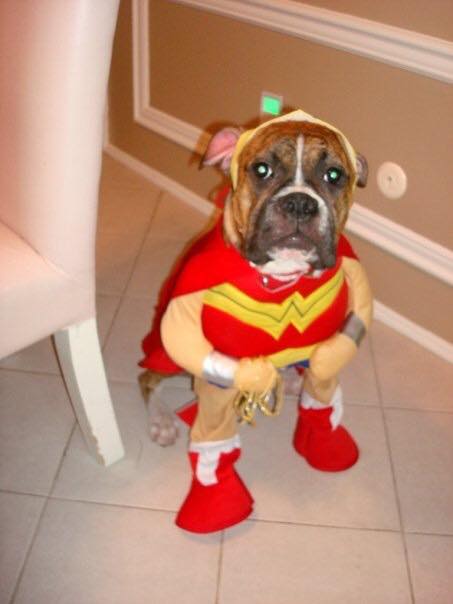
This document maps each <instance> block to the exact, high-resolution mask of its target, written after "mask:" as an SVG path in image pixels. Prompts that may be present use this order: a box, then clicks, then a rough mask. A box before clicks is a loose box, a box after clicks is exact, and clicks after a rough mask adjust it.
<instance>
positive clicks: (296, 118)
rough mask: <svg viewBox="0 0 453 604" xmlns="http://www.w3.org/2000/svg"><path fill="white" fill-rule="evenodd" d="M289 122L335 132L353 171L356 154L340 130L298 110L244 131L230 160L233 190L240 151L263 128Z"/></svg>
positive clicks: (235, 183) (235, 184) (236, 179)
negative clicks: (306, 123) (311, 125)
mask: <svg viewBox="0 0 453 604" xmlns="http://www.w3.org/2000/svg"><path fill="white" fill-rule="evenodd" d="M290 121H292V122H310V123H312V124H319V125H320V126H325V127H326V128H328V129H329V130H332V131H333V132H335V134H337V136H338V138H339V140H340V143H341V144H342V146H343V149H344V151H345V153H346V155H347V156H348V158H349V160H350V161H351V164H352V166H354V169H355V165H356V153H355V151H354V149H353V148H352V145H351V143H350V142H349V141H348V139H347V138H346V137H345V135H344V134H343V133H342V132H340V130H338V129H337V128H335V127H334V126H331V125H330V124H328V123H327V122H323V121H321V120H318V119H317V118H315V117H313V116H311V115H309V114H308V113H305V111H302V110H301V109H298V110H297V111H292V112H291V113H287V114H286V115H280V116H279V117H276V118H274V119H272V120H269V121H268V122H264V124H260V125H259V126H258V127H257V128H255V129H253V130H246V131H245V132H243V133H242V134H241V136H240V137H239V140H238V142H237V143H236V147H235V149H234V153H233V157H232V159H231V167H230V174H231V182H232V184H233V189H236V186H237V181H238V162H239V156H240V154H241V153H242V150H243V149H244V147H245V146H246V145H247V143H248V142H249V141H250V140H251V139H252V138H253V137H254V136H255V134H257V133H258V132H259V131H260V130H262V129H263V128H267V127H268V126H270V125H271V124H276V123H277V122H290Z"/></svg>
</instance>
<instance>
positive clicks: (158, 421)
mask: <svg viewBox="0 0 453 604" xmlns="http://www.w3.org/2000/svg"><path fill="white" fill-rule="evenodd" d="M149 435H150V437H151V440H152V441H153V442H155V443H157V444H158V445H160V446H161V447H167V446H168V445H173V444H174V443H175V442H176V439H177V438H178V435H179V430H178V426H177V424H176V420H175V418H174V416H173V415H170V416H168V415H158V416H155V417H153V418H152V419H151V420H150V423H149Z"/></svg>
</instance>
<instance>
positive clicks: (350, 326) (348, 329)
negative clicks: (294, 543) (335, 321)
mask: <svg viewBox="0 0 453 604" xmlns="http://www.w3.org/2000/svg"><path fill="white" fill-rule="evenodd" d="M340 332H341V333H344V335H345V336H348V337H349V338H351V340H352V341H353V342H355V344H356V346H357V347H359V346H360V343H361V341H362V340H363V338H364V337H365V334H366V327H365V324H364V323H363V321H362V319H361V318H360V317H358V316H357V315H356V314H355V313H354V312H350V313H349V314H348V316H347V317H346V319H345V320H344V323H343V325H342V327H341V329H340Z"/></svg>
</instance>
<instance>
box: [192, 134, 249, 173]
mask: <svg viewBox="0 0 453 604" xmlns="http://www.w3.org/2000/svg"><path fill="white" fill-rule="evenodd" d="M241 134H242V130H241V129H240V128H223V129H222V130H219V132H217V133H216V134H214V136H213V137H212V138H211V140H210V141H209V144H208V148H207V149H206V152H205V154H204V156H203V158H202V160H201V164H200V165H201V166H217V165H218V166H219V167H220V168H221V170H223V172H225V174H228V172H229V170H230V164H231V158H232V157H233V153H234V149H235V147H236V143H237V142H238V139H239V137H240V136H241Z"/></svg>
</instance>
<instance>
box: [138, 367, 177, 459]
mask: <svg viewBox="0 0 453 604" xmlns="http://www.w3.org/2000/svg"><path fill="white" fill-rule="evenodd" d="M164 378H165V376H163V375H160V374H158V373H153V372H151V371H144V372H143V373H141V374H140V375H139V376H138V382H139V385H140V390H141V392H142V395H143V398H144V400H145V403H146V406H147V410H148V431H149V435H150V437H151V440H152V441H153V442H155V443H157V444H158V445H160V446H162V447H167V446H168V445H173V444H174V443H175V442H176V439H177V438H178V434H179V431H178V425H177V420H176V416H175V414H174V413H173V411H172V410H171V409H170V408H169V407H168V406H167V405H166V404H165V402H164V401H163V398H162V390H163V380H164Z"/></svg>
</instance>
